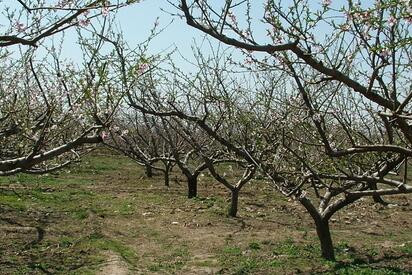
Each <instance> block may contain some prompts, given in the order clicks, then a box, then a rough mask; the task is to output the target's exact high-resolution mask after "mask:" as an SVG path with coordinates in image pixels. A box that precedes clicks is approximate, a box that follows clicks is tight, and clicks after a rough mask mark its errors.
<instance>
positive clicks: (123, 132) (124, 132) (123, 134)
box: [120, 129, 129, 137]
mask: <svg viewBox="0 0 412 275" xmlns="http://www.w3.org/2000/svg"><path fill="white" fill-rule="evenodd" d="M128 133H129V130H127V129H126V130H123V131H122V133H121V135H120V136H122V137H123V136H125V135H127V134H128Z"/></svg>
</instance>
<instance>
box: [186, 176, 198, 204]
mask: <svg viewBox="0 0 412 275" xmlns="http://www.w3.org/2000/svg"><path fill="white" fill-rule="evenodd" d="M187 187H188V193H187V197H188V198H189V199H191V198H194V197H197V177H195V176H192V177H187Z"/></svg>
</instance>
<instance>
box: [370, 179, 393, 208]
mask: <svg viewBox="0 0 412 275" xmlns="http://www.w3.org/2000/svg"><path fill="white" fill-rule="evenodd" d="M371 188H372V189H373V190H377V189H378V186H377V185H376V183H373V184H371ZM372 198H373V201H374V202H376V203H380V204H382V205H385V206H386V205H388V204H389V203H387V202H386V201H384V200H383V199H382V197H381V196H379V195H373V196H372Z"/></svg>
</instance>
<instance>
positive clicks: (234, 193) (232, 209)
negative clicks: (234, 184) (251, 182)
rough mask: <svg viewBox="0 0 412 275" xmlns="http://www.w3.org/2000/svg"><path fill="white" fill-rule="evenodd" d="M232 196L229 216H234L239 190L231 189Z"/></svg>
mask: <svg viewBox="0 0 412 275" xmlns="http://www.w3.org/2000/svg"><path fill="white" fill-rule="evenodd" d="M231 192H232V198H231V200H230V208H229V216H230V217H236V215H237V210H238V203H239V190H238V189H232V190H231Z"/></svg>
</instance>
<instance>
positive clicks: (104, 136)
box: [101, 131, 109, 140]
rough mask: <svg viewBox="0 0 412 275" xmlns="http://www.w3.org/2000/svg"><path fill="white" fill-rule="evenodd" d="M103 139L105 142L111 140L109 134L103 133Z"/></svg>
mask: <svg viewBox="0 0 412 275" xmlns="http://www.w3.org/2000/svg"><path fill="white" fill-rule="evenodd" d="M101 137H102V139H103V140H107V139H108V138H109V134H108V133H107V132H105V131H103V132H102V133H101Z"/></svg>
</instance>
